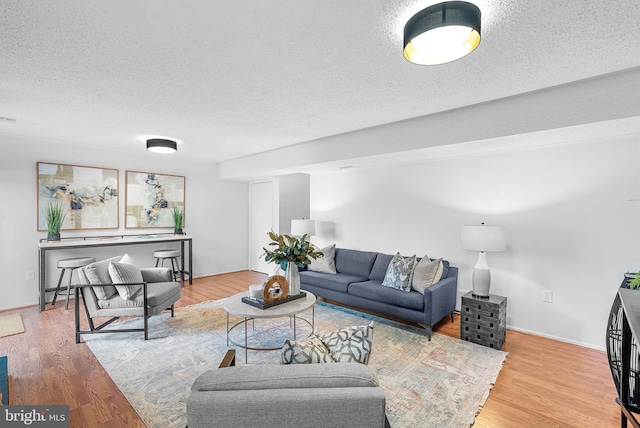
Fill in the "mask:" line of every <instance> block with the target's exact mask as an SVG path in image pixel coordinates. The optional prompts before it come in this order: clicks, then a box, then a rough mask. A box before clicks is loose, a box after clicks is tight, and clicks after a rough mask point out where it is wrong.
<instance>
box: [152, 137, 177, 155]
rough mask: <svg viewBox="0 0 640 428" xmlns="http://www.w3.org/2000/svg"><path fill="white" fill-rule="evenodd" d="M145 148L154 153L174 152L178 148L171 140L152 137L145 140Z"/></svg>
mask: <svg viewBox="0 0 640 428" xmlns="http://www.w3.org/2000/svg"><path fill="white" fill-rule="evenodd" d="M147 150H149V151H150V152H155V153H175V152H176V151H177V150H178V144H177V143H176V142H175V141H173V140H165V139H164V138H152V139H150V140H147Z"/></svg>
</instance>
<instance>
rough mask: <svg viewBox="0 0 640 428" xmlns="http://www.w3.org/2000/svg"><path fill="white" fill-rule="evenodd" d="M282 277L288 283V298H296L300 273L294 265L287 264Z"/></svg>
mask: <svg viewBox="0 0 640 428" xmlns="http://www.w3.org/2000/svg"><path fill="white" fill-rule="evenodd" d="M284 274H285V275H284V277H285V278H286V279H287V282H288V283H289V296H297V295H298V294H300V272H298V266H296V264H295V263H289V264H288V265H287V270H286V271H285V273H284Z"/></svg>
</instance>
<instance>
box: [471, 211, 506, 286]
mask: <svg viewBox="0 0 640 428" xmlns="http://www.w3.org/2000/svg"><path fill="white" fill-rule="evenodd" d="M461 243H462V249H463V250H472V251H479V252H480V254H479V255H478V262H477V263H476V265H475V266H474V267H473V276H472V279H471V283H472V285H473V295H474V296H477V297H488V296H489V288H490V287H491V271H490V270H489V265H488V264H487V256H486V254H485V252H487V251H506V250H507V241H506V235H505V231H504V227H502V226H485V225H484V223H482V224H481V225H480V226H462V233H461Z"/></svg>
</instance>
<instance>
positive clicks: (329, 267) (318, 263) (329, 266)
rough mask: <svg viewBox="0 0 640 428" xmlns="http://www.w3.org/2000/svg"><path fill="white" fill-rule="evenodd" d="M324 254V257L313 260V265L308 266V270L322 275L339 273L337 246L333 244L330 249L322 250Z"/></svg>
mask: <svg viewBox="0 0 640 428" xmlns="http://www.w3.org/2000/svg"><path fill="white" fill-rule="evenodd" d="M320 251H322V253H323V254H324V256H323V257H318V258H317V259H315V260H314V259H311V263H309V265H308V266H307V269H309V270H311V271H314V272H322V273H338V272H337V271H336V261H335V257H336V244H331V245H329V246H328V247H324V248H323V249H321V250H320Z"/></svg>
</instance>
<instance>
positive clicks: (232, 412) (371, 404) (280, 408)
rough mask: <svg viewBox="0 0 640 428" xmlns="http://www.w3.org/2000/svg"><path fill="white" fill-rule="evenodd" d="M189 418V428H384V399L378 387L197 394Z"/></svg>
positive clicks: (190, 403)
mask: <svg viewBox="0 0 640 428" xmlns="http://www.w3.org/2000/svg"><path fill="white" fill-rule="evenodd" d="M318 365H321V364H318ZM322 365H324V364H322ZM221 370H222V371H229V370H231V371H233V370H234V369H221ZM187 418H188V426H189V428H205V427H206V428H209V427H212V426H216V427H234V428H255V427H260V426H264V427H278V428H299V427H305V428H324V427H338V426H346V427H354V428H358V427H359V428H369V427H378V428H383V427H384V426H385V396H384V390H383V389H382V388H379V387H376V388H294V389H271V390H268V391H265V390H259V389H258V390H242V391H193V392H192V393H191V395H190V396H189V398H188V400H187Z"/></svg>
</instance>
